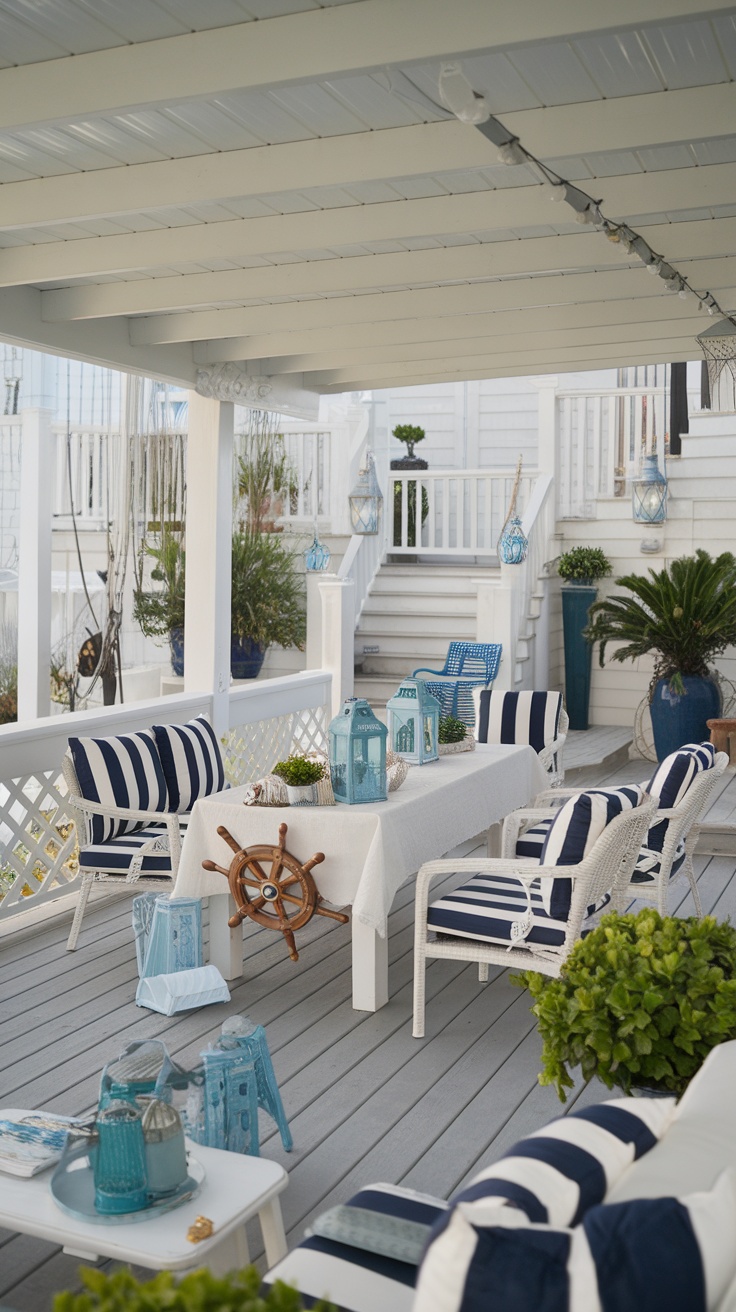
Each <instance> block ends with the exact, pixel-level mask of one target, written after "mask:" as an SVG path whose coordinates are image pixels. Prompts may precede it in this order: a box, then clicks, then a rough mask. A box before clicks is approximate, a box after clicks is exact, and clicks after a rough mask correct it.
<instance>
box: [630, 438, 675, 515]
mask: <svg viewBox="0 0 736 1312" xmlns="http://www.w3.org/2000/svg"><path fill="white" fill-rule="evenodd" d="M631 509H632V513H633V516H634V521H635V523H637V524H664V521H665V520H666V518H667V479H666V478H665V476H664V474H663V473H662V472H661V470H660V468H659V465H658V464H657V457H656V455H651V456H644V460H643V462H642V470H641V474H640V475H639V477H638V478H637V479H635V480H634V482H633V484H632V486H631Z"/></svg>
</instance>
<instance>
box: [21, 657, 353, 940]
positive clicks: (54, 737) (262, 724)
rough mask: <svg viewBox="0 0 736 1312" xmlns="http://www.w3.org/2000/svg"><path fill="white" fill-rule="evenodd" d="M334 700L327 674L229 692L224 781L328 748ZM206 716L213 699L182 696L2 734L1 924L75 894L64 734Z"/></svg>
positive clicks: (34, 723)
mask: <svg viewBox="0 0 736 1312" xmlns="http://www.w3.org/2000/svg"><path fill="white" fill-rule="evenodd" d="M331 695H332V678H331V675H330V674H329V673H328V672H327V671H325V670H307V671H306V672H304V673H302V674H294V675H289V676H286V677H284V678H280V679H268V680H263V682H260V683H254V684H253V685H252V686H250V687H244V686H240V687H238V688H233V689H232V690H231V692H230V696H229V732H228V734H227V735H226V736H225V738H224V739H223V743H224V746H223V756H224V757H225V760H226V773H227V776H228V780H229V782H231V783H233V784H235V783H242V782H245V781H246V780H249V779H255V778H258V777H259V776H260V775H262V774H264V773H265V772H266V771H267V770H269V769H270V768H271V766H272V765H273V764H274V762H275V761H276V760H278V759H279V757H280V756H282V755H284V754H287V755H288V751H289V749H290V748H291V746H292V745H293V744H295V743H298V744H299V746H300V747H301V748H302V749H308V748H311V747H315V746H321V745H324V742H325V730H326V725H327V722H328V716H329V706H330V701H331ZM211 710H212V697H211V694H209V693H193V694H190V693H180V694H176V695H174V696H172V697H163V698H156V699H155V700H153V701H147V702H135V703H132V704H130V705H125V706H115V707H105V708H103V709H100V710H95V711H87V712H84V711H82V712H77V713H75V714H73V715H65V716H60V717H55V716H51V717H48V718H45V719H42V720H34V721H31V722H30V723H28V724H25V725H16V724H10V725H4V726H2V727H0V762H2V765H1V771H2V773H1V774H0V898H1V900H0V920H8V919H10V918H11V917H14V916H17V915H19V914H21V913H23V912H25V911H28V910H30V909H31V908H32V907H41V906H43V905H44V904H46V903H48V902H53V901H55V900H56V899H58V898H60V897H64V896H66V895H68V894H69V893H72V892H74V890H75V889H76V888H77V887H78V884H79V874H78V869H77V863H76V856H75V852H76V835H75V833H74V829H73V825H72V824H71V821H70V818H69V815H68V811H67V807H66V785H65V783H64V780H63V777H62V775H61V761H62V757H63V755H64V752H65V751H66V747H67V739H68V738H69V736H70V735H72V734H75V733H79V734H84V735H94V736H96V737H104V736H106V735H112V734H119V733H131V732H135V731H137V730H140V729H146V728H149V727H150V725H151V724H152V723H154V722H156V723H164V724H181V723H184V722H185V721H186V720H189V719H191V718H192V717H193V716H195V715H200V714H208V713H211Z"/></svg>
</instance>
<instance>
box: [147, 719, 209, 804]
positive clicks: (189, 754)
mask: <svg viewBox="0 0 736 1312" xmlns="http://www.w3.org/2000/svg"><path fill="white" fill-rule="evenodd" d="M153 732H154V734H155V735H156V744H157V746H158V750H159V755H160V757H161V764H162V766H163V772H164V778H165V779H166V786H167V788H168V790H169V810H170V811H177V812H182V811H191V809H192V807H193V806H194V803H195V802H196V800H197V798H198V797H209V795H210V793H219V792H221V791H222V789H223V788H224V787H225V770H224V767H223V764H222V754H221V752H220V745H219V743H218V741H217V738H216V737H215V731H214V729H213V728H212V725H211V724H210V722H209V720H207V719H206V717H205V716H204V715H198V716H197V718H196V720H190V721H189V723H188V724H154V726H153Z"/></svg>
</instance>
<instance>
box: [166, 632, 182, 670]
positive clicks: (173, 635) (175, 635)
mask: <svg viewBox="0 0 736 1312" xmlns="http://www.w3.org/2000/svg"><path fill="white" fill-rule="evenodd" d="M169 646H170V647H171V669H172V672H173V673H174V674H178V675H179V677H181V675H183V673H184V629H183V628H180V629H171V630H170V631H169Z"/></svg>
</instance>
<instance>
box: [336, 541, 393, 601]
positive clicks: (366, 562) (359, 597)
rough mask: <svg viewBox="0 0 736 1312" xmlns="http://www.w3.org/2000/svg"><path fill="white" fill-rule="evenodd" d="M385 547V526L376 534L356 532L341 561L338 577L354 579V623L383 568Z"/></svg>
mask: <svg viewBox="0 0 736 1312" xmlns="http://www.w3.org/2000/svg"><path fill="white" fill-rule="evenodd" d="M385 547H386V537H385V530H384V529H383V526H382V528H381V531H380V532H379V533H375V534H374V533H371V534H361V533H354V534H353V536H352V537H351V539H350V542H349V543H348V549H347V551H346V552H345V555H344V556H343V558H342V560H341V562H340V568H339V569H338V571H337V577H338V578H339V579H341V580H344V579H352V580H353V583H354V584H355V592H354V594H353V595H354V604H355V615H354V624H357V623H358V620H359V619H360V616H361V614H362V611H363V607H364V606H365V603H366V601H367V599H368V593H369V592H370V590H371V584H372V583H373V580H374V578H375V577H376V574H377V573H378V571H379V569H380V568H381V564H382V561H383V557H384V554H385Z"/></svg>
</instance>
